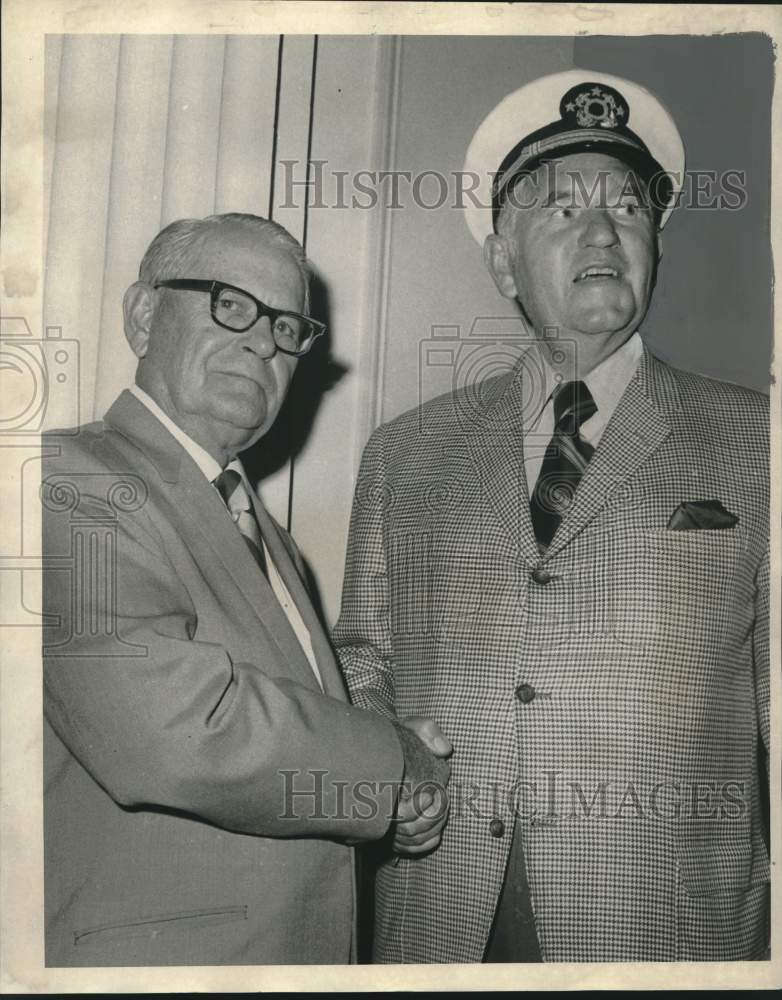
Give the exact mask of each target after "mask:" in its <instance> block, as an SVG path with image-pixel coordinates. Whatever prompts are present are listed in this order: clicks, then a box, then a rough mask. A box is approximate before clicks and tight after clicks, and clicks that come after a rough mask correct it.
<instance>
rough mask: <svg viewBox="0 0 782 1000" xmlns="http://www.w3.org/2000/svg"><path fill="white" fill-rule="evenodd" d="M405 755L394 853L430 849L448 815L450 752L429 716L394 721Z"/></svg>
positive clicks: (419, 852)
mask: <svg viewBox="0 0 782 1000" xmlns="http://www.w3.org/2000/svg"><path fill="white" fill-rule="evenodd" d="M397 734H398V735H399V739H400V742H401V743H402V748H403V750H404V755H405V773H404V776H403V779H402V780H403V787H402V790H401V792H400V795H399V801H398V802H397V814H396V820H395V822H396V830H395V833H394V840H393V846H394V850H395V851H396V852H397V853H398V854H409V855H418V854H425V853H426V852H427V851H431V850H433V849H434V848H435V847H437V845H438V844H439V843H440V836H441V834H442V831H443V827H444V826H445V823H446V820H447V819H448V797H447V795H446V793H445V786H446V785H447V784H448V779H449V777H450V767H449V765H448V764H447V762H446V760H445V758H446V757H450V755H451V754H452V753H453V747H452V746H451V743H450V741H449V740H448V739H447V737H446V736H445V735H444V733H443V732H442V730H441V729H440V727H439V726H438V725H437V723H436V722H434V721H433V720H432V719H424V718H422V717H420V716H415V715H413V716H409V717H408V718H406V719H403V720H401V722H399V723H397Z"/></svg>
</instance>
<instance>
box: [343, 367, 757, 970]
mask: <svg viewBox="0 0 782 1000" xmlns="http://www.w3.org/2000/svg"><path fill="white" fill-rule="evenodd" d="M523 380H524V373H523V367H522V366H519V367H518V368H517V369H516V371H515V373H511V374H509V375H507V376H504V377H499V378H496V379H492V380H489V381H487V382H485V383H483V385H481V386H480V387H478V388H477V389H476V388H473V389H472V390H465V391H460V392H456V393H453V394H448V395H446V396H442V397H439V398H438V399H435V400H433V401H432V402H430V403H428V404H426V405H425V406H423V407H422V408H420V409H419V410H416V411H411V412H409V413H407V414H404V415H403V416H401V417H399V418H398V419H396V420H394V421H393V422H391V423H390V424H387V425H385V426H383V427H381V428H379V429H378V430H377V431H376V432H375V433H374V435H373V436H372V438H371V440H370V442H369V444H368V445H367V448H366V451H365V454H364V459H363V463H362V467H361V472H360V476H359V481H358V485H357V488H356V496H355V502H354V509H353V514H352V522H351V530H350V539H349V545H348V554H347V568H346V579H345V584H344V592H343V604H342V612H341V616H340V619H339V622H338V624H337V627H336V629H335V633H334V640H335V644H336V647H337V650H338V652H339V656H340V659H341V663H342V667H343V670H344V673H345V676H346V679H347V683H348V686H349V689H350V692H351V695H352V698H353V699H354V701H355V702H356V703H357V704H358V705H360V706H363V707H366V708H370V709H374V710H375V711H378V712H381V713H384V714H387V715H390V714H392V713H396V714H397V715H399V716H400V717H403V716H407V715H421V716H426V717H430V718H433V719H435V720H436V721H437V722H438V723H439V725H440V726H441V727H442V729H443V730H444V731H445V733H446V734H447V735H448V736H449V737H450V738H451V739H452V741H453V744H454V746H455V753H454V756H453V758H452V777H451V785H450V790H451V814H450V818H449V821H448V825H447V827H446V829H445V831H444V834H443V838H442V843H441V845H440V847H439V848H438V849H437V850H436V851H434V852H433V853H431V854H430V855H428V856H427V857H424V858H420V859H406V858H402V859H397V861H395V862H394V861H390V862H389V863H387V864H385V865H383V866H381V868H380V871H379V873H378V881H377V901H376V910H377V913H376V939H375V959H376V960H377V961H381V962H475V961H480V960H481V958H482V955H483V952H484V948H485V945H486V941H487V938H488V934H489V931H490V928H491V924H492V919H493V916H494V912H495V908H496V905H497V900H498V895H499V892H500V889H501V886H502V881H503V875H504V869H505V865H506V861H507V857H508V852H509V848H510V841H511V834H512V831H513V824H514V821H516V822H518V824H519V831H520V834H521V837H522V842H523V848H524V853H525V858H526V865H527V872H528V878H529V882H530V891H531V899H532V905H533V909H534V913H535V920H536V924H537V932H538V937H539V940H540V946H541V950H542V954H543V957H544V960H545V961H559V962H566V961H568V962H571V961H572V962H580V961H589V962H597V961H644V960H658V961H659V960H711V959H714V960H729V959H748V958H756V957H760V956H762V954H763V953H764V949H765V947H766V940H767V919H768V918H767V914H768V889H769V887H768V881H769V860H768V851H767V847H766V843H765V815H764V814H765V797H766V794H767V793H766V791H765V789H766V787H767V785H766V781H767V772H766V765H765V764H764V758H765V760H767V752H768V703H769V686H768V572H769V570H768V527H769V511H768V502H769V501H768V438H767V435H768V430H767V423H768V406H767V400H766V399H765V398H764V397H763V396H761V395H760V394H758V393H755V392H752V391H750V390H747V389H742V388H739V387H737V386H734V385H729V384H725V383H720V382H716V381H712V380H710V379H707V378H705V377H703V376H698V375H693V374H688V373H685V372H682V371H678V370H676V369H674V368H671V367H669V366H668V365H666V364H664V363H663V362H661V361H660V360H658V359H656V358H654V357H653V356H652V355H650V354H649V353H647V352H645V353H644V356H643V358H642V359H641V362H640V364H639V368H638V371H637V372H636V374H635V376H634V377H633V379H632V381H631V382H630V384H629V386H628V388H627V390H626V392H625V393H624V395H623V397H622V399H621V401H620V403H619V405H618V407H617V410H616V411H615V413H614V415H613V417H612V419H611V421H610V423H609V425H608V427H607V428H606V431H605V433H604V436H603V438H602V440H601V443H600V445H599V447H598V449H597V451H596V452H595V455H594V457H593V459H592V461H591V463H590V465H589V466H588V468H587V470H586V473H585V475H584V477H583V479H582V480H581V483H580V486H579V489H578V492H577V494H576V497H575V501H574V503H573V506H572V507H571V508H570V511H569V513H568V515H567V516H566V518H565V519H564V520H563V522H562V524H561V526H560V528H559V530H558V532H557V534H556V536H555V537H554V539H553V541H552V544H551V546H550V547H549V549H548V551H547V552H546V553H545V555H544V556H541V555H540V553H539V551H538V548H537V546H536V542H535V538H534V535H533V531H532V526H531V522H530V516H529V501H528V491H527V484H526V481H525V478H524V465H523V460H522V459H523V456H522V422H521V413H522V401H523V398H524V395H523ZM714 500H719V501H720V502H721V504H722V505H723V507H724V508H725V509H726V510H727V511H728V512H730V514H733V515H736V517H737V518H738V522H737V523H736V524H735V525H734V526H733V527H728V526H726V527H724V528H716V527H714V526H704V527H701V528H695V527H692V529H691V530H672V529H671V528H670V527H669V526H668V525H669V520H670V519H671V516H672V515H673V513H674V511H675V510H676V509H677V507H678V506H679V504H681V503H682V502H683V501H714ZM711 506H712V508H713V507H714V505H713V504H712V505H711ZM729 520H732V519H730V518H729Z"/></svg>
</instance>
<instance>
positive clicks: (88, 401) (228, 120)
mask: <svg viewBox="0 0 782 1000" xmlns="http://www.w3.org/2000/svg"><path fill="white" fill-rule="evenodd" d="M316 52H317V44H316V39H315V38H314V37H312V36H285V37H283V36H271V35H266V36H259V35H255V36H207V35H203V36H197V35H192V36H160V37H156V36H150V35H65V36H48V37H47V46H46V61H45V93H46V108H47V111H46V135H45V156H44V172H45V176H44V188H45V199H44V200H45V205H46V207H45V212H44V254H45V266H46V270H45V283H44V324H45V326H47V327H50V328H51V327H53V328H55V329H56V330H59V331H61V332H60V334H59V335H60V336H61V338H62V339H63V341H64V342H66V343H69V344H71V345H73V346H71V347H70V348H69V350H70V351H71V353H72V354H73V355H74V356H75V355H76V354H78V366H79V378H78V386H79V390H80V391H79V399H78V406H77V409H78V412H77V413H76V414H74V413H73V409H74V400H73V396H72V395H71V396H70V397H68V398H66V396H67V394H61V397H62V398H60V399H57V398H55V396H54V395H53V396H52V399H51V404H52V405H50V406H49V407H48V409H47V414H46V422H45V426H46V428H52V427H56V426H63V424H64V423H68V422H74V419H75V420H76V421H78V422H85V421H90V420H93V419H96V418H98V417H100V416H102V415H103V413H105V411H106V409H107V408H108V407H109V406H110V404H111V403H112V401H113V400H114V399H115V397H116V396H117V395H118V393H119V392H120V391H121V390H122V389H123V388H125V387H126V386H128V385H130V384H131V383H132V381H133V376H134V372H135V364H136V359H135V357H134V355H133V354H132V352H131V351H130V349H129V348H128V346H127V344H126V342H125V338H124V333H123V325H122V296H123V294H124V291H125V289H126V288H127V286H128V285H130V284H131V283H132V282H133V281H134V280H135V279H136V277H137V269H138V265H139V262H140V260H141V257H142V256H143V254H144V251H145V249H146V247H147V246H148V244H149V242H150V241H151V239H152V238H153V237H154V236H155V234H156V233H157V232H158V231H159V230H160V229H161V228H162V227H163V226H165V225H167V224H168V223H169V222H172V221H173V220H175V219H179V218H185V217H200V216H205V215H210V214H212V213H216V212H225V211H239V212H251V213H254V214H257V215H264V216H266V217H268V218H273V219H275V221H278V222H280V223H281V224H282V225H284V226H285V227H286V228H287V229H288V230H289V231H290V232H291V233H292V234H293V235H294V236H296V237H297V239H300V240H303V238H304V235H305V228H306V213H307V207H306V203H305V202H304V200H303V199H295V204H294V203H293V201H294V200H289V201H287V202H286V199H285V190H284V185H283V184H282V182H281V171H282V170H283V169H284V167H283V161H285V160H288V161H290V160H295V161H297V163H300V164H301V163H307V161H308V158H309V142H310V136H311V124H312V123H311V109H312V88H313V83H314V70H315V56H316ZM74 342H75V343H74ZM58 404H59V405H58ZM289 484H290V468H289V467H283V468H281V469H279V470H278V471H277V472H276V473H274V474H273V475H272V476H270V477H269V478H268V479H267V480H266V481H265V482H264V486H263V495H264V500H265V501H266V503H267V505H268V506H269V507H270V509H271V510H272V513H273V514H274V515H275V516H276V517H277V518H278V520H281V521H282V523H283V524H285V523H286V522H287V520H288V508H289V496H288V494H289Z"/></svg>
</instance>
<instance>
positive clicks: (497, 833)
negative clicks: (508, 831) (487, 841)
mask: <svg viewBox="0 0 782 1000" xmlns="http://www.w3.org/2000/svg"><path fill="white" fill-rule="evenodd" d="M489 833H490V834H491V835H492V837H497V838H498V839H499V838H500V837H504V836H505V824H504V823H503V822H502V820H501V819H493V820H492V821H491V823H489Z"/></svg>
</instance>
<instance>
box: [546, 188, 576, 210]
mask: <svg viewBox="0 0 782 1000" xmlns="http://www.w3.org/2000/svg"><path fill="white" fill-rule="evenodd" d="M573 195H574V192H573V189H572V186H571V187H570V188H569V189H568V190H563V189H562V188H559V187H558V188H555V189H554V190H553V191H549V193H548V194H547V195H546V197H545V199H544V200H543V207H544V208H551V206H552V205H553V204H555V203H556V202H558V201H561V200H562V199H564V198H570V201H571V202H573V201H574V197H573Z"/></svg>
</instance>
